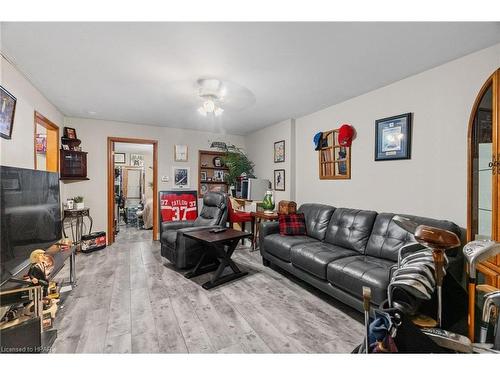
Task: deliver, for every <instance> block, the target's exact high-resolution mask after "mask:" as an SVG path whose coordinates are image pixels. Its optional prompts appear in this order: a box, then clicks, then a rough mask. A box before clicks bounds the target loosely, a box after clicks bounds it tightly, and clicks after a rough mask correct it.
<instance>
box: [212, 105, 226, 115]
mask: <svg viewBox="0 0 500 375" xmlns="http://www.w3.org/2000/svg"><path fill="white" fill-rule="evenodd" d="M223 112H224V110H223V109H222V108H221V107H217V108H215V110H214V115H215V116H220V115H222V113H223Z"/></svg>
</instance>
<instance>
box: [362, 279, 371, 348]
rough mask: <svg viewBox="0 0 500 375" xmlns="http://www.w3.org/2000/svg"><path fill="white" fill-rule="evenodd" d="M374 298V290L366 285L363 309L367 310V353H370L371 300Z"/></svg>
mask: <svg viewBox="0 0 500 375" xmlns="http://www.w3.org/2000/svg"><path fill="white" fill-rule="evenodd" d="M371 299H372V290H371V289H370V288H369V287H367V286H364V287H363V310H364V312H365V349H366V354H368V353H370V345H369V342H368V338H369V336H370V301H371Z"/></svg>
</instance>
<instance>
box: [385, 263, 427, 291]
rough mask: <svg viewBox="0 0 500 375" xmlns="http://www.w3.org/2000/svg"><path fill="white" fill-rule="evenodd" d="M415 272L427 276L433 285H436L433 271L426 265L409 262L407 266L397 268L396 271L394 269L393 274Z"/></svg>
mask: <svg viewBox="0 0 500 375" xmlns="http://www.w3.org/2000/svg"><path fill="white" fill-rule="evenodd" d="M414 273H418V274H420V275H422V276H424V277H426V278H427V279H428V280H429V281H430V283H431V285H432V287H435V286H436V280H435V279H434V273H433V271H431V270H430V269H429V268H428V267H425V266H423V265H413V264H409V265H407V266H406V267H403V268H399V269H397V270H396V271H394V273H393V274H392V275H393V276H399V275H406V274H414Z"/></svg>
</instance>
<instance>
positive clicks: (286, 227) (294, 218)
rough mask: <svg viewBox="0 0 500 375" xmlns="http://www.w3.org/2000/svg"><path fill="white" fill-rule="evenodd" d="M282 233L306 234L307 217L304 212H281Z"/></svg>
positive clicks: (284, 234)
mask: <svg viewBox="0 0 500 375" xmlns="http://www.w3.org/2000/svg"><path fill="white" fill-rule="evenodd" d="M278 220H279V224H280V235H282V236H304V235H305V234H306V219H305V217H304V214H290V215H285V214H280V215H279V216H278Z"/></svg>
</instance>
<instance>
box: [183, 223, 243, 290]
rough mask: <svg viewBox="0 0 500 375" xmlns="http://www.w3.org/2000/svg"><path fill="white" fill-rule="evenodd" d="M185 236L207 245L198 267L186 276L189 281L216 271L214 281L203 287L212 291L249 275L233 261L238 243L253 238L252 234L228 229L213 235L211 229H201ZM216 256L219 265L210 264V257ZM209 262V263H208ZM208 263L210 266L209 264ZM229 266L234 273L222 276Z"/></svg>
mask: <svg viewBox="0 0 500 375" xmlns="http://www.w3.org/2000/svg"><path fill="white" fill-rule="evenodd" d="M184 236H185V237H187V238H191V239H193V240H196V241H198V242H200V243H202V244H203V245H205V251H204V252H203V255H202V256H201V258H200V260H199V261H198V263H197V264H196V266H195V267H194V268H193V269H192V270H191V271H190V272H188V273H186V274H185V275H184V276H185V277H186V278H188V279H190V278H192V277H195V276H199V275H203V274H205V273H208V272H211V271H215V272H214V274H213V275H212V279H211V280H210V281H207V282H206V283H204V284H203V285H202V287H203V288H204V289H212V288H214V287H216V286H219V285H221V284H224V283H227V282H228V281H231V280H235V279H238V278H240V277H243V276H245V275H247V274H248V272H242V271H241V270H240V269H239V268H238V266H237V265H236V263H234V262H233V261H232V260H231V256H232V255H233V252H234V250H235V249H236V246H237V245H238V242H239V241H240V240H241V239H243V238H248V237H251V236H252V234H251V233H247V232H242V231H238V230H234V229H230V228H226V229H225V231H224V232H219V233H213V232H211V230H210V229H201V230H196V231H192V232H186V233H184ZM209 255H215V256H216V257H217V260H218V264H210V256H209ZM207 260H208V262H207ZM207 263H208V264H207ZM227 266H229V267H230V268H231V270H232V273H230V274H226V275H222V273H223V272H224V270H225V269H226V267H227Z"/></svg>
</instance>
